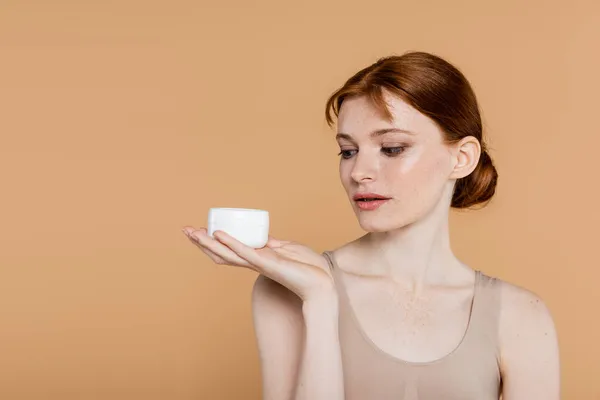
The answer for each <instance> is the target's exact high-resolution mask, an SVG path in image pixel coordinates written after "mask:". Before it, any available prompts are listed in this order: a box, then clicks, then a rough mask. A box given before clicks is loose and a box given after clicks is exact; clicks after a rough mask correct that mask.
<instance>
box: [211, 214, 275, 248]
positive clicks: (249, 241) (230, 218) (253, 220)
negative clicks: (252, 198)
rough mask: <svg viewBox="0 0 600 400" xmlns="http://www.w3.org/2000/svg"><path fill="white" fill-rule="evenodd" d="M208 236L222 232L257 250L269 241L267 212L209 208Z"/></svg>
mask: <svg viewBox="0 0 600 400" xmlns="http://www.w3.org/2000/svg"><path fill="white" fill-rule="evenodd" d="M207 230H208V235H209V236H210V237H214V236H213V233H214V232H215V231H217V230H218V231H223V232H226V233H227V234H229V235H230V236H233V237H234V238H235V239H237V240H239V241H240V242H242V243H244V244H245V245H246V246H249V247H253V248H255V249H259V248H261V247H264V246H265V245H266V244H267V241H268V240H269V212H268V211H265V210H257V209H252V208H211V209H210V210H209V211H208V227H207Z"/></svg>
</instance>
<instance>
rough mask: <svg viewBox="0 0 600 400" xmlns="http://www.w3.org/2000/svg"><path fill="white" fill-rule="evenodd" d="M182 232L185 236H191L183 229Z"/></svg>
mask: <svg viewBox="0 0 600 400" xmlns="http://www.w3.org/2000/svg"><path fill="white" fill-rule="evenodd" d="M181 232H183V234H184V235H185V236H190V235H188V233H187V231H186V230H185V229H182V230H181Z"/></svg>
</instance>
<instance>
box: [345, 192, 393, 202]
mask: <svg viewBox="0 0 600 400" xmlns="http://www.w3.org/2000/svg"><path fill="white" fill-rule="evenodd" d="M389 199H390V198H389V197H386V196H383V195H380V194H377V193H356V194H355V195H354V196H352V200H354V201H373V200H389Z"/></svg>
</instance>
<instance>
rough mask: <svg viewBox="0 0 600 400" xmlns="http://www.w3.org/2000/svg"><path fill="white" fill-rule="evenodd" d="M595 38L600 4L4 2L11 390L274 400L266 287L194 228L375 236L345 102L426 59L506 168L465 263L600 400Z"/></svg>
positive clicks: (565, 373) (324, 238)
mask: <svg viewBox="0 0 600 400" xmlns="http://www.w3.org/2000/svg"><path fill="white" fill-rule="evenodd" d="M599 39H600V6H599V5H598V3H597V2H595V3H594V2H591V1H590V2H588V3H584V2H577V1H563V2H547V1H528V2H520V1H519V2H517V1H502V2H497V1H496V2H492V1H475V0H469V1H451V2H450V1H437V2H433V1H420V2H415V1H410V2H408V1H389V0H386V1H383V0H374V1H368V2H364V1H359V0H346V1H339V0H331V1H317V0H312V1H302V2H286V1H265V0H261V1H242V0H236V1H232V2H217V1H212V2H208V1H183V0H169V1H167V0H162V1H141V0H140V1H132V0H123V1H37V2H36V1H28V2H20V1H7V0H3V1H0V226H1V229H0V398H2V399H7V400H30V399H31V400H33V399H36V400H37V399H40V400H41V399H44V400H55V399H56V400H96V399H98V400H100V399H102V400H104V399H106V400H138V399H139V400H154V399H156V400H159V399H160V400H167V399H168V400H184V399H259V398H260V390H261V384H260V370H259V363H258V356H257V350H256V346H255V337H254V333H253V328H252V318H251V308H250V292H251V288H252V284H253V282H254V279H255V278H256V274H255V273H254V272H252V271H249V270H241V269H235V268H233V267H226V266H216V265H214V264H213V263H212V262H211V261H210V260H209V259H208V258H207V257H206V256H204V254H202V253H201V251H200V250H199V249H197V248H196V247H195V246H193V245H192V244H191V243H190V242H189V241H188V239H187V238H186V237H185V236H184V235H183V234H182V233H181V231H180V229H181V228H182V227H183V226H184V225H188V224H189V225H193V226H196V227H202V226H205V225H206V216H207V211H208V208H209V207H213V206H223V207H250V208H262V209H267V210H269V211H270V212H271V218H272V227H271V234H272V235H273V236H275V237H278V238H282V239H290V240H297V241H300V242H303V243H305V244H307V245H310V246H312V247H313V248H314V249H315V250H319V251H322V250H326V249H333V248H335V247H337V246H340V245H342V244H343V243H345V242H347V241H350V240H352V239H354V238H356V237H357V236H359V235H362V234H363V231H362V230H360V227H359V226H358V224H357V223H356V220H355V218H354V215H353V213H352V210H351V208H350V204H349V202H348V200H347V198H346V197H345V193H344V191H343V188H342V186H341V184H340V183H339V179H338V169H337V168H338V167H337V165H338V158H337V145H336V143H335V140H334V131H332V130H330V129H329V128H328V127H327V126H326V124H325V120H324V105H325V101H326V99H327V97H328V96H329V95H330V94H331V93H332V92H333V91H334V90H335V89H337V88H338V87H339V86H340V85H342V84H343V82H344V81H345V80H346V79H347V78H348V77H349V76H351V75H352V74H353V73H355V72H356V71H358V70H359V69H361V68H363V67H365V66H367V65H369V64H371V63H372V62H374V61H376V60H377V58H379V57H382V56H386V55H391V54H402V53H403V52H405V51H408V50H424V51H429V52H433V53H435V54H438V55H440V56H442V57H444V58H446V59H447V60H448V61H450V62H452V63H454V64H455V65H456V66H457V67H459V68H460V69H461V70H462V71H463V72H464V73H465V75H466V76H467V78H468V79H469V80H470V82H471V83H472V85H473V87H474V89H475V91H476V94H477V96H478V99H479V101H480V105H481V108H482V113H483V119H484V124H485V133H486V135H487V136H488V138H489V144H490V148H491V154H492V156H493V158H494V161H495V162H496V165H497V168H498V171H499V175H500V178H499V186H498V191H497V195H496V197H495V198H494V200H493V202H492V203H491V204H490V205H489V206H488V207H487V208H485V209H483V210H479V211H469V212H453V213H452V216H451V231H452V232H451V233H452V243H453V247H454V250H455V252H456V253H457V255H458V256H459V257H460V258H461V259H462V260H463V261H465V262H466V263H468V264H469V265H471V266H472V267H474V268H477V269H481V270H483V271H484V272H485V273H487V274H489V275H494V276H497V277H499V278H501V279H505V280H508V281H510V282H512V283H515V284H518V285H521V286H524V287H526V288H528V289H530V290H532V291H534V292H535V293H537V294H538V295H539V296H541V297H542V298H543V299H544V300H545V301H546V303H547V305H548V307H549V308H550V309H551V311H552V313H553V315H554V319H555V322H556V326H557V330H558V334H559V339H560V348H561V363H562V387H563V398H564V399H567V400H587V399H600V380H598V379H597V377H598V372H600V368H599V364H600V362H599V360H600V344H599V338H600V323H599V322H598V306H599V305H600V294H599V293H600V289H599V288H598V280H599V279H600V272H599V270H598V267H599V262H598V230H597V227H598V225H599V224H600V211H599V204H600V189H599V187H598V172H599V171H600V169H599V167H598V158H599V156H598V151H599V148H600V136H599V133H600V132H599V129H598V110H597V107H598V99H597V95H598V93H600V79H599V77H598V71H600V55H599V52H598V50H599ZM532 400H534V399H532ZM536 400H537V399H536Z"/></svg>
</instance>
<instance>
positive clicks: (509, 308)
mask: <svg viewBox="0 0 600 400" xmlns="http://www.w3.org/2000/svg"><path fill="white" fill-rule="evenodd" d="M496 281H497V282H498V284H499V291H500V326H499V327H500V333H501V335H502V336H503V337H504V338H505V339H510V338H511V337H514V336H516V335H519V336H522V335H526V336H530V335H531V336H539V335H543V336H546V335H548V334H551V333H552V332H553V331H554V320H553V317H552V313H551V311H550V309H549V307H548V305H547V304H546V302H545V301H544V300H543V299H542V298H541V297H540V296H539V295H538V294H536V293H534V292H533V291H531V290H529V289H526V288H524V287H522V286H519V285H515V284H512V283H510V282H507V281H504V280H500V279H496ZM501 339H502V337H501Z"/></svg>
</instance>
